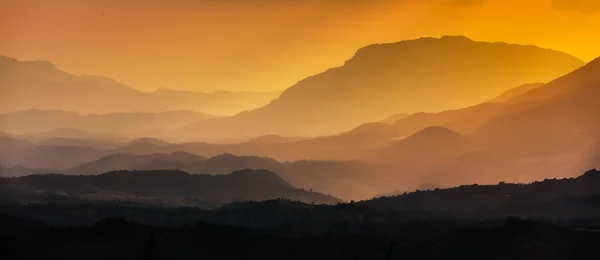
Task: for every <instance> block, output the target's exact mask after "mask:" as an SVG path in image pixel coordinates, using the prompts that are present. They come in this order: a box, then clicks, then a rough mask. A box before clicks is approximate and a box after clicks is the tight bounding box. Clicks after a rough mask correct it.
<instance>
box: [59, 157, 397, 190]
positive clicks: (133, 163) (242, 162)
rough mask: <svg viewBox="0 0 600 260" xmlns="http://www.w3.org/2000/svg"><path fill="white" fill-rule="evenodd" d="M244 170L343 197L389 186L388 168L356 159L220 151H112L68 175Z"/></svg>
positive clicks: (210, 172) (384, 188)
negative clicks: (271, 174) (295, 158)
mask: <svg viewBox="0 0 600 260" xmlns="http://www.w3.org/2000/svg"><path fill="white" fill-rule="evenodd" d="M243 169H255V170H268V171H272V172H275V173H277V174H278V175H279V176H280V177H281V178H283V179H284V180H286V181H288V182H290V183H292V184H293V185H294V186H295V187H299V188H305V189H310V190H315V191H318V192H323V193H327V194H332V195H335V196H336V197H340V198H344V199H349V200H350V199H366V198H370V197H372V196H374V195H376V194H378V193H379V191H380V190H387V189H391V188H392V187H393V186H394V184H393V183H390V182H388V181H386V180H387V178H389V177H390V176H391V175H392V174H391V172H392V170H391V169H390V168H387V167H384V166H379V165H373V164H367V163H363V162H358V161H346V162H343V161H311V160H301V161H295V162H278V161H276V160H273V159H271V158H267V157H257V156H236V155H233V154H221V155H217V156H213V157H210V158H204V157H200V156H196V155H193V154H189V153H183V152H175V153H171V154H151V155H131V154H113V155H108V156H104V157H102V158H100V159H97V160H94V161H91V162H89V163H85V164H82V165H80V166H77V167H75V168H72V169H69V170H67V171H66V172H67V173H69V174H85V175H90V174H100V173H103V172H109V171H115V170H181V171H186V172H191V173H199V174H227V173H230V172H234V171H239V170H243Z"/></svg>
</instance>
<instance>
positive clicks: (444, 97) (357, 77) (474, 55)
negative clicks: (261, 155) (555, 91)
mask: <svg viewBox="0 0 600 260" xmlns="http://www.w3.org/2000/svg"><path fill="white" fill-rule="evenodd" d="M582 65H583V62H582V61H580V60H579V59H577V58H574V57H572V56H569V55H566V54H564V53H560V52H556V51H551V50H547V49H541V48H537V47H533V46H520V45H509V44H504V43H485V42H475V41H472V40H470V39H468V38H465V37H448V36H447V37H442V38H441V39H435V38H422V39H417V40H412V41H403V42H398V43H390V44H379V45H371V46H368V47H365V48H362V49H360V50H359V51H358V52H357V53H356V54H355V55H354V57H353V58H352V59H350V60H348V61H347V62H346V63H345V64H344V65H343V66H341V67H338V68H333V69H330V70H327V71H325V72H323V73H321V74H319V75H315V76H312V77H309V78H306V79H304V80H302V81H300V82H298V83H297V84H296V85H294V86H292V87H290V88H288V89H287V90H286V91H285V92H284V93H283V94H282V95H281V96H280V97H279V98H277V99H275V100H274V101H272V102H271V103H269V104H268V105H266V106H263V107H261V108H258V109H255V110H252V111H250V112H246V113H240V114H238V115H236V116H233V117H229V118H222V119H215V120H208V121H205V122H199V123H197V124H194V125H192V126H190V127H186V128H184V129H182V130H181V131H180V132H179V133H180V134H181V135H182V136H187V137H188V138H208V137H223V136H243V137H248V138H250V137H253V136H258V135H263V134H269V133H271V134H277V135H283V136H315V135H324V134H332V133H338V132H341V131H344V130H348V129H351V128H352V127H355V126H357V125H360V124H362V123H364V122H374V121H379V120H381V118H385V117H386V116H389V115H391V114H394V113H397V112H398V111H403V112H408V113H412V112H419V111H426V112H427V111H439V110H445V109H450V108H457V107H462V106H465V105H470V104H476V103H478V102H480V101H481V100H486V99H489V98H490V97H491V96H495V95H497V94H499V93H501V92H503V91H505V90H507V88H509V87H510V86H516V85H521V84H523V83H527V82H540V81H549V80H551V79H553V78H556V77H558V76H560V75H564V74H566V73H568V72H570V71H572V70H574V69H576V68H579V67H581V66H582ZM481 86H486V87H485V88H482V87H481ZM449 96H450V97H457V98H448V97H449ZM458 97H460V98H458Z"/></svg>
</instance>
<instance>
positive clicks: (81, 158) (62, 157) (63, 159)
mask: <svg viewBox="0 0 600 260" xmlns="http://www.w3.org/2000/svg"><path fill="white" fill-rule="evenodd" d="M2 139H3V138H0V143H5V144H6V145H2V146H0V165H5V166H8V167H12V166H17V165H22V166H24V167H27V168H42V169H57V170H64V169H69V168H72V167H75V166H77V165H80V164H83V163H86V162H89V161H92V160H95V159H97V158H98V157H100V156H103V155H105V154H106V153H107V151H106V150H101V149H97V148H91V147H79V146H60V145H35V144H33V143H31V142H27V141H22V140H17V141H15V140H10V141H7V140H2Z"/></svg>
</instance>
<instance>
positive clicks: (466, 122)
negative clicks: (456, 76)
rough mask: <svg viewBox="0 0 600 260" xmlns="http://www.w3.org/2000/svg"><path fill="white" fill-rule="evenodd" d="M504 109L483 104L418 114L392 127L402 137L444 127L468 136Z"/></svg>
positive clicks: (496, 105) (397, 122) (499, 105)
mask: <svg viewBox="0 0 600 260" xmlns="http://www.w3.org/2000/svg"><path fill="white" fill-rule="evenodd" d="M504 107H505V105H503V104H497V103H482V104H478V105H474V106H470V107H466V108H461V109H456V110H446V111H442V112H438V113H416V114H412V115H410V116H407V117H405V118H403V119H400V120H398V121H396V122H395V123H393V124H392V127H393V128H394V129H395V130H396V131H397V133H398V135H399V136H400V137H403V136H409V135H412V134H414V133H416V132H417V131H420V130H421V129H423V128H426V127H431V126H443V127H445V128H448V129H451V130H453V131H456V132H459V133H461V134H467V135H468V134H471V133H472V132H473V131H475V130H476V129H477V128H479V127H480V126H481V125H482V124H483V123H485V122H487V121H488V120H490V119H491V118H493V117H494V116H495V115H497V114H499V113H500V112H501V111H502V109H503V108H504Z"/></svg>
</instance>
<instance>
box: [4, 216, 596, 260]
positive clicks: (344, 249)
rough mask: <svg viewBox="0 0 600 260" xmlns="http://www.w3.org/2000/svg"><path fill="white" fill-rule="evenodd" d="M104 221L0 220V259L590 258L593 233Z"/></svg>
mask: <svg viewBox="0 0 600 260" xmlns="http://www.w3.org/2000/svg"><path fill="white" fill-rule="evenodd" d="M282 234H283V232H276V231H274V232H264V231H252V230H248V229H244V228H236V227H231V226H223V225H212V224H206V223H201V222H197V223H194V224H191V225H185V226H177V227H174V226H151V225H144V224H140V223H136V222H131V221H127V220H125V219H122V218H111V219H105V220H103V221H100V222H97V223H95V224H93V225H89V226H82V227H66V226H52V225H47V224H45V223H43V222H36V221H32V220H28V219H24V218H19V217H12V216H7V215H0V257H2V258H3V259H46V258H56V259H63V260H67V259H114V260H118V259H128V260H131V259H154V260H157V259H261V260H263V259H328V260H330V259H382V260H383V259H549V260H552V259H597V250H596V247H597V245H598V243H600V232H592V231H585V230H571V229H568V228H563V227H559V226H556V225H553V224H548V223H544V222H535V221H530V220H523V219H506V220H503V221H496V222H469V223H467V222H462V223H458V224H457V223H442V222H441V223H436V222H427V223H422V224H419V225H415V224H413V223H406V224H404V225H392V226H377V225H354V226H353V228H352V229H351V230H346V229H338V230H336V231H334V232H328V233H323V234H318V233H313V232H311V231H310V230H307V231H304V232H295V233H289V232H288V233H287V234H285V235H282Z"/></svg>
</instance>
